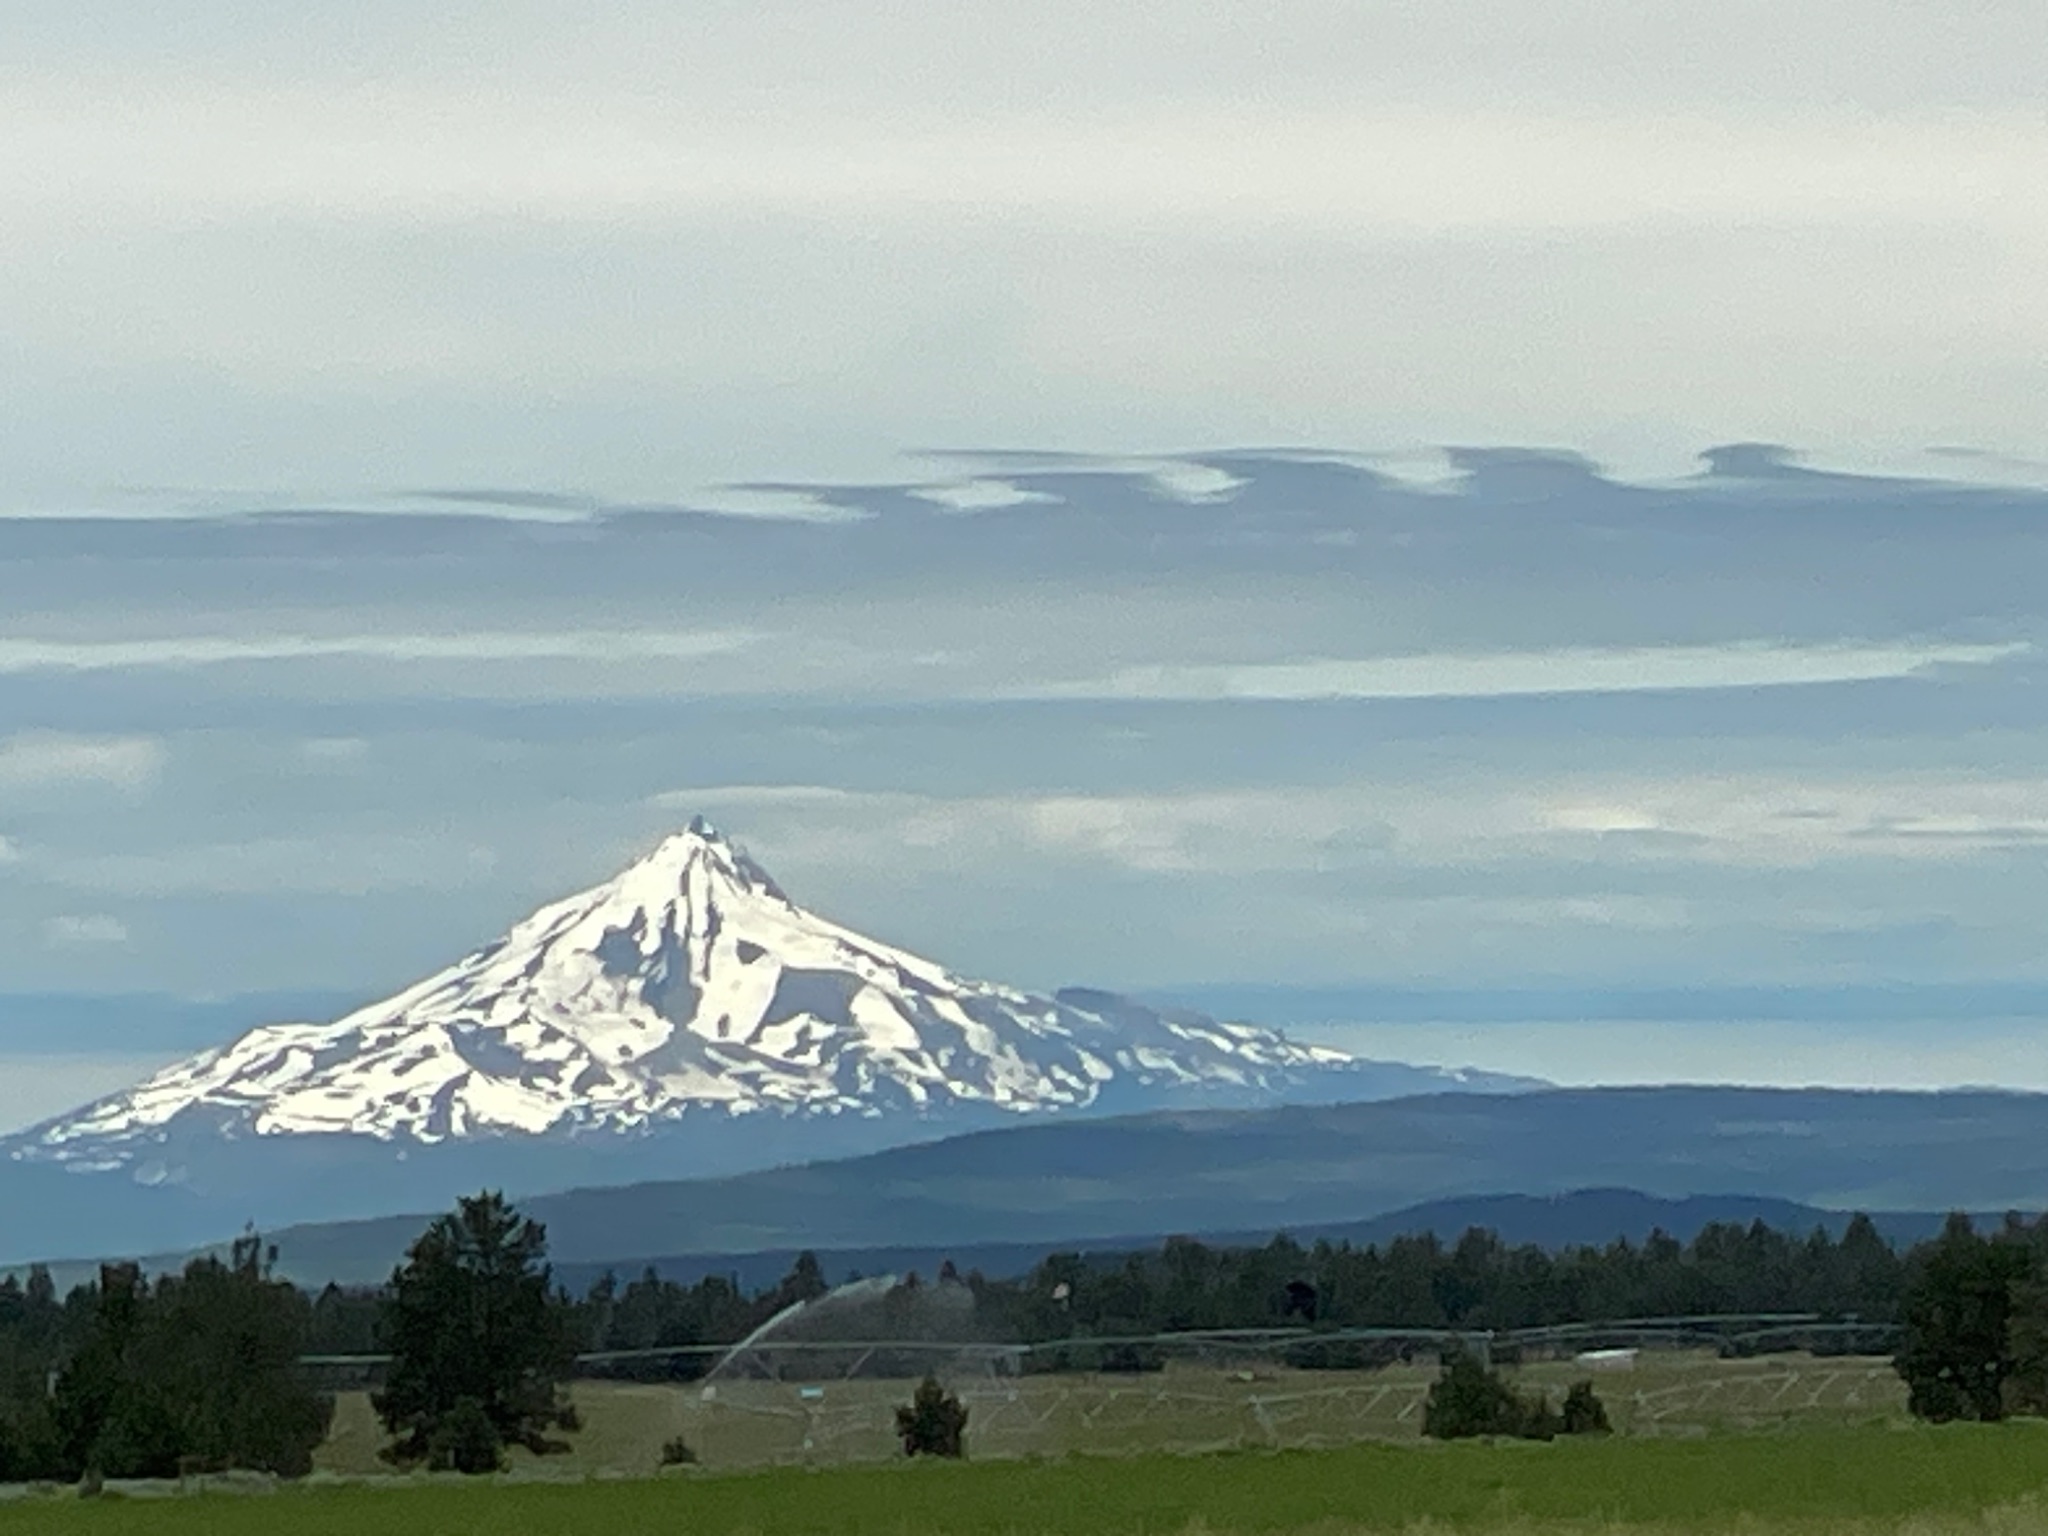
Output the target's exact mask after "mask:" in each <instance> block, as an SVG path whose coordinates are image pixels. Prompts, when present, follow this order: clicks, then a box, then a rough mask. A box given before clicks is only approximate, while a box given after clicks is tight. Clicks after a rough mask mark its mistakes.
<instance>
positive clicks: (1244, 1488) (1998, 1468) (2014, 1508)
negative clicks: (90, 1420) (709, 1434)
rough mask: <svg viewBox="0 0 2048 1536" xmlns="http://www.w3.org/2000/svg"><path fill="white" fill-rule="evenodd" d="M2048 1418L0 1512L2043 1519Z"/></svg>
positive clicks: (1318, 1526)
mask: <svg viewBox="0 0 2048 1536" xmlns="http://www.w3.org/2000/svg"><path fill="white" fill-rule="evenodd" d="M2044 1492H2048V1425H2042V1424H2038V1423H2015V1424H2009V1425H2003V1426H1996V1427H1988V1428H1987V1427H1980V1426H1955V1427H1949V1428H1943V1429H1934V1428H1928V1427H1925V1426H1904V1425H1901V1426H1886V1427H1864V1428H1860V1429H1858V1428H1842V1427H1812V1428H1806V1429H1800V1430H1796V1431H1777V1432H1769V1433H1749V1434H1724V1435H1715V1436H1709V1437H1706V1438H1702V1439H1696V1440H1675V1439H1649V1440H1642V1439H1628V1438H1624V1437H1616V1438H1613V1439H1610V1440H1592V1441H1588V1440H1581V1441H1569V1442H1567V1441H1559V1442H1556V1443H1554V1444H1550V1445H1533V1444H1497V1445H1496V1444H1480V1443H1463V1444H1456V1445H1448V1446H1444V1445H1422V1444H1410V1445H1389V1444H1378V1445H1367V1446H1351V1447H1347V1448H1344V1449H1340V1450H1330V1451H1285V1452H1237V1453H1230V1454H1220V1455H1212V1456H1201V1457H1170V1456H1158V1455H1154V1456H1147V1457H1136V1458H1108V1457H1069V1458H1064V1459H1061V1460H1057V1461H1008V1462H972V1461H970V1462H967V1463H964V1464H952V1465H943V1464H931V1463H915V1464H904V1463H897V1464H893V1465H885V1466H843V1467H836V1468H832V1469H829V1470H814V1471H803V1470H793V1469H783V1470H774V1471H766V1472H753V1473H742V1474H730V1473H729V1474H707V1473H701V1472H699V1473H692V1474H688V1475H673V1474H672V1475H669V1476H666V1477H661V1478H646V1479H636V1480H609V1481H605V1480H595V1481H587V1482H576V1483H548V1482H531V1481H529V1482H523V1483H522V1482H517V1481H496V1482H483V1483H473V1484H467V1485H451V1484H449V1483H446V1482H440V1481H431V1482H416V1483H410V1484H400V1485H386V1486H376V1485H364V1484H354V1485H347V1484H336V1485H328V1486H324V1487H323V1486H309V1487H302V1488H294V1489H287V1490H284V1491H281V1492H278V1493H275V1494H270V1495H265V1496H241V1497H238V1496H233V1495H225V1494H223V1495H213V1496H203V1497H194V1498H183V1499H117V1498H108V1497H102V1498H101V1499H98V1500H90V1501H82V1500H75V1499H64V1500H47V1501H34V1502H28V1503H17V1504H14V1505H12V1506H8V1507H4V1508H0V1532H7V1531H22V1532H31V1531H34V1532H45V1531H46V1532H51V1533H67V1532H78V1533H93V1536H122V1533H128V1532H134V1533H137V1536H144V1533H147V1536H184V1533H187V1532H190V1533H194V1536H198V1533H202V1532H203V1533H207V1536H241V1533H245V1532H246V1533H248V1536H278V1533H289V1536H380V1533H384V1532H390V1533H393V1536H398V1533H405V1536H569V1533H574V1532H593V1533H603V1536H638V1533H643V1532H644V1533H654V1532H661V1533H664V1536H673V1533H688V1536H699V1533H701V1536H828V1533H845V1536H867V1533H874V1536H898V1533H910V1532H917V1533H931V1536H1180V1533H1191V1532H1208V1533H1217V1536H1220V1533H1230V1532H1244V1533H1252V1532H1281V1533H1289V1536H1311V1533H1313V1536H1336V1533H1342V1532H1346V1531H1366V1530H1376V1531H1379V1530H1384V1531H1404V1532H1417V1531H1426V1530H1430V1529H1437V1530H1459V1531H1464V1530H1477V1531H1487V1532H1504V1533H1505V1532H1549V1531H1556V1532H1560V1533H1561V1532H1565V1531H1579V1532H1590V1531H1625V1530H1631V1529H1642V1530H1645V1531H1669V1530H1688V1531H1692V1530H1713V1531H1726V1532H1728V1533H1730V1536H1758V1533H1762V1532H1766V1531H1770V1532H1775V1531H1785V1532H1788V1533H1792V1532H1797V1533H1809V1536H1827V1533H1847V1532H1850V1531H1865V1530H1883V1531H1887V1532H1898V1533H1900V1536H1949V1533H1954V1536H1964V1533H1983V1536H2021V1533H2023V1532H2033V1531H2038V1530H2042V1529H2048V1504H2043V1503H2041V1502H2039V1501H2040V1500H2041V1498H2042V1495H2043V1494H2044Z"/></svg>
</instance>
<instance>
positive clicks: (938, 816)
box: [653, 773, 2048, 928]
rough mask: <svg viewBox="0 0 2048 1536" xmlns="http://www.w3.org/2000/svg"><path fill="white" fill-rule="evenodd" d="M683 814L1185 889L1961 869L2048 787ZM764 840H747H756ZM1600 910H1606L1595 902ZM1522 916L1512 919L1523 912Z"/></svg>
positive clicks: (840, 858) (835, 792)
mask: <svg viewBox="0 0 2048 1536" xmlns="http://www.w3.org/2000/svg"><path fill="white" fill-rule="evenodd" d="M653 803H654V804H656V805H659V806H660V807H662V808H663V809H664V810H668V811H671V812H673V813H674V814H676V815H678V816H681V815H684V814H688V813H690V812H693V811H698V810H707V811H711V812H713V813H716V814H719V815H723V814H724V813H726V812H728V811H729V812H732V813H733V814H734V823H733V824H734V825H736V826H742V827H745V828H750V829H758V830H759V832H760V835H761V837H762V840H763V841H764V842H768V843H773V844H777V845H779V846H781V847H784V848H787V849H788V850H789V851H790V852H791V853H792V854H793V855H794V856H796V857H799V858H801V859H804V860H806V861H808V862H813V863H820V862H844V863H848V864H852V865H859V864H862V863H868V864H872V863H874V862H875V861H877V860H889V859H900V858H903V857H905V856H906V855H907V856H909V857H912V858H916V857H918V856H920V855H923V856H925V857H927V858H928V859H929V860H930V861H931V862H932V863H933V864H934V866H935V867H947V866H950V867H959V866H960V865H962V864H968V863H972V862H975V861H977V860H986V859H999V858H1001V857H1003V856H1004V855H1005V853H1006V852H1008V853H1011V854H1014V853H1016V852H1017V851H1018V850H1020V849H1025V848H1028V849H1031V850H1033V851H1034V852H1035V853H1036V854H1038V855H1040V856H1047V855H1050V856H1055V857H1058V858H1062V859H1066V860H1070V861H1075V862H1080V863H1086V864H1094V865H1097V866H1107V867H1113V868H1122V869H1125V870H1129V871H1133V872H1137V873H1143V874H1154V875H1176V876H1197V875H1200V876H1242V875H1276V876H1301V875H1309V874H1315V873H1317V872H1330V871H1351V872H1361V871H1375V870H1376V871H1379V872H1381V873H1383V874H1385V873H1390V872H1393V871H1395V870H1399V869H1403V868H1406V869H1487V868H1498V867H1500V866H1502V865H1507V864H1517V863H1519V864H1522V865H1525V866H1528V867H1532V868H1547V869H1551V870H1553V871H1556V872H1563V873H1565V874H1567V875H1569V873H1570V872H1571V871H1573V870H1578V871H1581V872H1583V871H1584V870H1586V869H1588V868H1590V867H1595V866H1605V867H1607V868H1609V869H1625V868H1631V867H1644V866H1649V867H1659V866H1662V867H1670V868H1680V869H1682V868H1685V867H1687V866H1720V867H1727V868H1754V869H1806V868H1813V867H1815V866H1819V865H1823V864H1829V863H1867V862H1869V861H1872V860H1888V861H1895V862H1897V863H1899V864H1902V865H1913V864H1922V863H1928V862H1942V863H1952V862H1956V861H1959V860H1966V859H1969V858H1973V857H1977V856H1981V855H1985V854H1992V853H2000V852H2011V851H2029V850H2032V849H2034V848H2036V847H2039V846H2041V845H2043V844H2048V778H2028V779H2009V780H1985V779H1980V778H1975V777H1970V776H1963V775H1951V774H1897V775H1886V776H1872V777H1834V778H1822V777H1818V776H1800V777H1792V776H1787V775H1782V774H1769V773H1761V774H1731V775H1726V776H1716V777H1706V776H1700V775H1674V776H1670V777H1658V778H1642V777H1635V778H1613V777H1605V776H1601V775H1597V774H1589V775H1582V776H1572V777H1556V776H1550V777H1534V776H1532V777H1531V778H1529V779H1526V780H1517V779H1513V778H1506V777H1503V776H1501V775H1499V774H1498V773H1495V774H1490V775H1486V776H1483V777H1482V776H1477V775H1471V774H1468V775H1466V776H1462V777H1460V778H1458V779H1453V780H1450V781H1447V782H1443V783H1440V784H1432V783H1428V782H1417V781H1414V780H1354V781H1350V782H1345V783H1339V784H1298V785H1261V786H1257V787H1247V788H1238V789H1229V790H1204V791H1191V792H1183V793H1177V794H1174V793H1145V794H1122V795H1107V794H1100V795H1029V794H1018V795H1006V796H965V797H961V798H947V797H943V796H933V795H920V794H906V793H897V792H867V791H855V790H848V789H840V788H834V787H830V786H825V785H811V784H794V785H788V784H785V785H776V784H764V785H718V786H708V787H705V788H701V789H676V790H670V791H665V792H663V793H661V794H659V795H656V796H655V797H653ZM741 836H742V839H743V840H744V839H745V837H746V836H747V833H746V832H742V833H741ZM1589 903H1590V904H1589ZM1508 911H1509V908H1506V907H1503V908H1501V909H1500V914H1501V915H1505V914H1507V913H1508ZM1513 911H1514V913H1515V917H1514V920H1515V921H1517V922H1529V921H1534V920H1536V919H1537V918H1541V919H1543V920H1546V921H1548V920H1555V919H1558V918H1566V919H1569V920H1570V921H1571V922H1572V923H1575V924H1587V923H1592V924H1606V925H1613V926H1635V927H1659V928H1669V927H1673V926H1676V925H1677V921H1678V914H1680V912H1681V908H1679V907H1678V906H1675V905H1673V904H1672V903H1671V902H1670V901H1666V900H1663V899H1661V898H1660V899H1658V900H1654V901H1650V900H1639V899H1636V898H1627V899H1621V898H1610V896H1608V895H1606V894H1603V893H1598V892H1595V893H1593V894H1592V895H1591V896H1590V897H1586V896H1584V895H1583V893H1581V896H1580V897H1573V898H1569V899H1562V900H1561V901H1559V902H1554V903H1551V904H1549V905H1545V906H1542V907H1540V908H1538V907H1531V906H1529V905H1527V904H1526V903H1525V904H1522V905H1520V906H1517V907H1515V908H1514V909H1513Z"/></svg>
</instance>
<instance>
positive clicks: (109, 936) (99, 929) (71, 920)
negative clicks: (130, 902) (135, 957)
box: [43, 912, 128, 948]
mask: <svg viewBox="0 0 2048 1536" xmlns="http://www.w3.org/2000/svg"><path fill="white" fill-rule="evenodd" d="M43 942H44V943H46V944H48V945H50V946H52V947H53V948H69V947H72V946H74V945H75V946H80V947H87V946H92V945H101V944H126V943H127V942H128V925H127V924H126V923H124V922H122V921H121V920H120V919H119V918H118V917H112V916H109V915H108V914H107V913H105V912H91V913H86V914H83V915H67V916H63V917H53V918H51V919H50V920H49V921H48V922H47V923H45V924H43Z"/></svg>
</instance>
